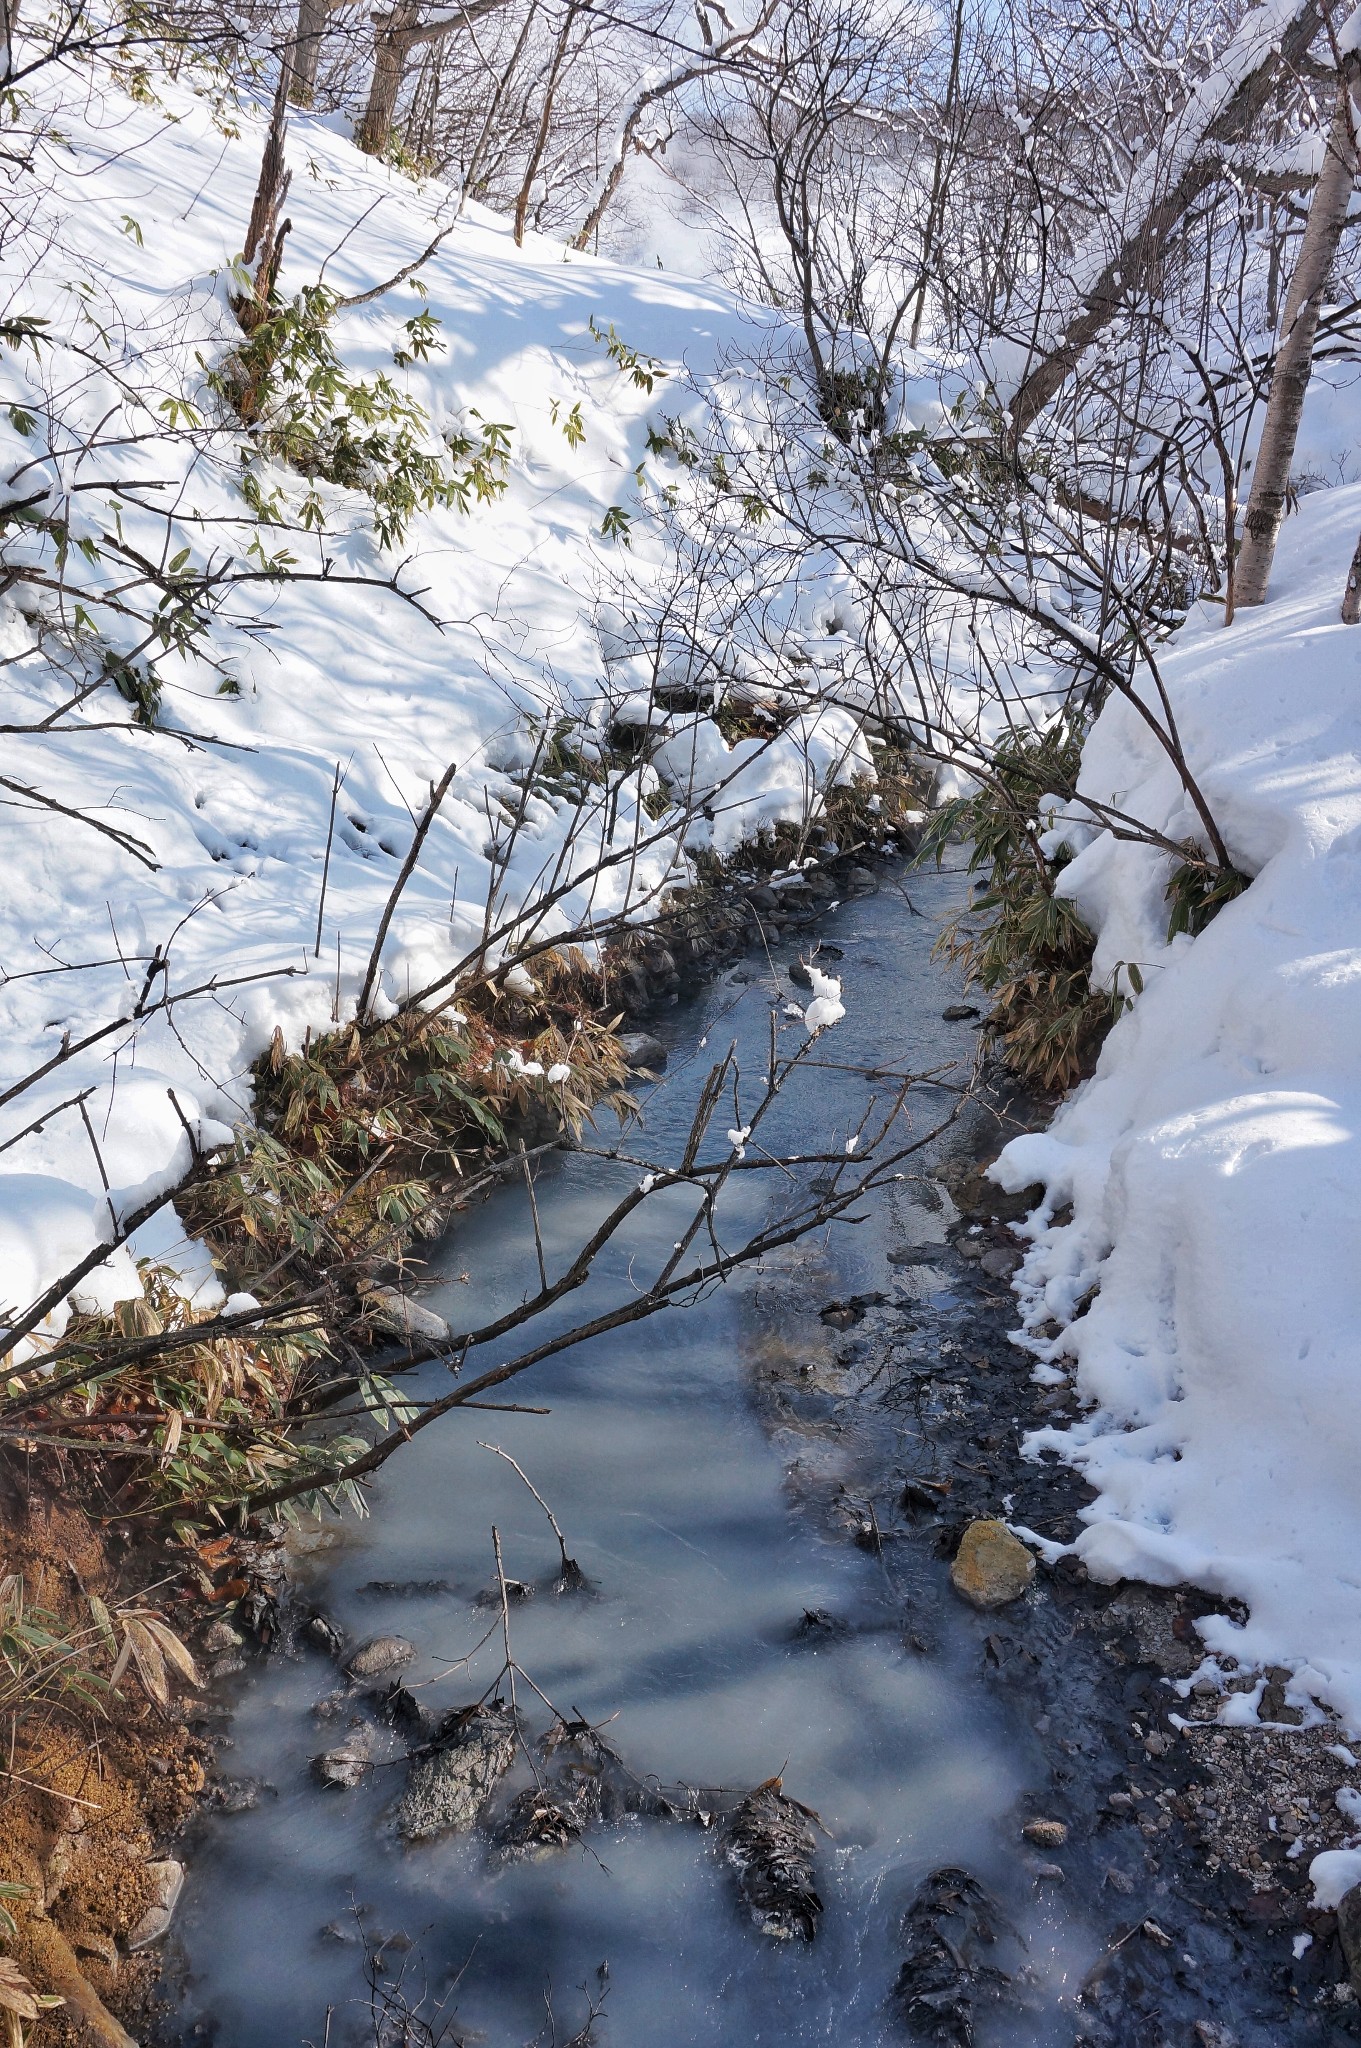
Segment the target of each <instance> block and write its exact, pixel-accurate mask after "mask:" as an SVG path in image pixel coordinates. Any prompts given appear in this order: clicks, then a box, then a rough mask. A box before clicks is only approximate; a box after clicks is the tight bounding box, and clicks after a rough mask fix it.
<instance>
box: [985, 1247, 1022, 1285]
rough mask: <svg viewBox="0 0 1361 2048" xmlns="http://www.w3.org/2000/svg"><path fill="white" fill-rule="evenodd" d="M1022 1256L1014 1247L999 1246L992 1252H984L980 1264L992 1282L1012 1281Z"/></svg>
mask: <svg viewBox="0 0 1361 2048" xmlns="http://www.w3.org/2000/svg"><path fill="white" fill-rule="evenodd" d="M1022 1256H1023V1254H1022V1253H1021V1252H1019V1251H1017V1250H1016V1248H1015V1247H1014V1246H1013V1245H1007V1244H999V1245H996V1246H995V1247H994V1248H993V1250H992V1251H990V1252H984V1254H983V1256H982V1258H981V1259H980V1260H979V1262H978V1263H979V1265H980V1267H981V1268H982V1270H983V1271H984V1272H985V1273H986V1274H987V1275H988V1278H989V1279H990V1280H1010V1278H1011V1276H1012V1274H1013V1273H1014V1272H1015V1271H1016V1268H1017V1267H1018V1266H1019V1265H1020V1263H1021V1259H1022Z"/></svg>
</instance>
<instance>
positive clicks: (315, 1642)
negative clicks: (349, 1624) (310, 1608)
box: [302, 1614, 345, 1657]
mask: <svg viewBox="0 0 1361 2048" xmlns="http://www.w3.org/2000/svg"><path fill="white" fill-rule="evenodd" d="M302 1638H303V1641H304V1642H305V1643H310V1644H311V1645H312V1648H313V1649H314V1650H320V1651H321V1652H322V1655H323V1656H326V1657H339V1655H340V1654H341V1652H342V1650H343V1649H344V1648H345V1637H344V1635H343V1633H342V1632H341V1630H340V1629H338V1628H337V1627H336V1624H335V1623H334V1622H333V1621H332V1620H331V1617H330V1615H329V1614H309V1615H308V1617H307V1619H306V1621H305V1622H304V1623H303V1625H302Z"/></svg>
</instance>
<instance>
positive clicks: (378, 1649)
mask: <svg viewBox="0 0 1361 2048" xmlns="http://www.w3.org/2000/svg"><path fill="white" fill-rule="evenodd" d="M415 1654H416V1651H415V1647H414V1645H412V1644H411V1643H409V1642H408V1641H407V1639H406V1637H405V1636H374V1637H373V1639H372V1641H370V1642H367V1643H361V1644H360V1645H359V1648H358V1649H357V1650H352V1651H351V1653H350V1655H349V1656H348V1657H347V1658H346V1660H345V1670H346V1673H347V1674H348V1676H349V1677H351V1678H353V1679H355V1680H357V1681H358V1683H359V1684H361V1685H371V1684H373V1683H374V1682H375V1681H376V1680H378V1679H382V1678H390V1677H391V1676H392V1674H393V1673H394V1672H396V1671H404V1670H405V1669H406V1667H407V1665H408V1664H409V1663H410V1662H411V1661H412V1659H413V1658H414V1656H415Z"/></svg>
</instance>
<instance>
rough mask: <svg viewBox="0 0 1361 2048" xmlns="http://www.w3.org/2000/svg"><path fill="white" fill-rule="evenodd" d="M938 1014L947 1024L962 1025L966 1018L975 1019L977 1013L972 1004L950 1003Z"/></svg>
mask: <svg viewBox="0 0 1361 2048" xmlns="http://www.w3.org/2000/svg"><path fill="white" fill-rule="evenodd" d="M940 1014H941V1016H942V1017H943V1018H944V1020H945V1022H946V1023H947V1024H962V1023H963V1022H964V1020H965V1018H966V1017H976V1016H977V1015H978V1011H977V1008H976V1007H975V1005H974V1004H973V1003H951V1004H950V1006H949V1008H948V1009H944V1010H942V1011H941V1013H940Z"/></svg>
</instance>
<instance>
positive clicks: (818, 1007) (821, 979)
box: [803, 965, 852, 1151]
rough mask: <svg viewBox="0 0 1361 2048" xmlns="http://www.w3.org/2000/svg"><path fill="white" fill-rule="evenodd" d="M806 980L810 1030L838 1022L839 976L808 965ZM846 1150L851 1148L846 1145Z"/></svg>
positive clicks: (842, 1008)
mask: <svg viewBox="0 0 1361 2048" xmlns="http://www.w3.org/2000/svg"><path fill="white" fill-rule="evenodd" d="M808 980H809V983H810V985H811V987H812V990H813V1000H812V1002H811V1003H810V1004H809V1005H808V1008H807V1009H806V1010H805V1011H804V1013H803V1021H804V1023H805V1024H806V1025H807V1027H808V1029H809V1030H810V1031H812V1032H818V1031H825V1030H827V1028H828V1027H829V1025H832V1024H839V1023H840V1022H841V1020H842V1018H843V1017H844V1016H845V1014H846V1005H845V1004H844V1003H843V1002H842V1000H841V981H840V978H839V976H837V975H834V974H824V973H823V972H822V969H821V968H820V967H814V966H811V965H810V966H809V969H808ZM846 1149H847V1151H850V1150H851V1149H852V1146H851V1145H848V1146H847V1148H846Z"/></svg>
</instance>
